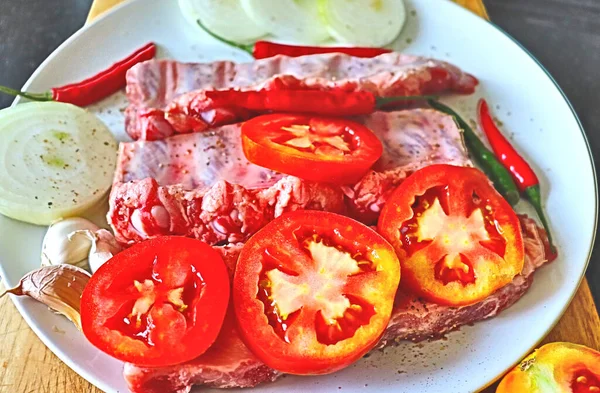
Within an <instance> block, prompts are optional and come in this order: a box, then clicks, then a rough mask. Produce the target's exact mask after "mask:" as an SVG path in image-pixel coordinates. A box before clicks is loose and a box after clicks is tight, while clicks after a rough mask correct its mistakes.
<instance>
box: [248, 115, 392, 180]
mask: <svg viewBox="0 0 600 393" xmlns="http://www.w3.org/2000/svg"><path fill="white" fill-rule="evenodd" d="M242 145H243V148H244V154H245V155H246V158H247V159H248V161H250V162H253V163H255V164H256V165H260V166H263V167H265V168H269V169H272V170H275V171H278V172H281V173H286V174H288V175H292V176H296V177H299V178H302V179H305V180H311V181H317V182H328V183H336V184H349V183H354V182H356V181H358V180H359V179H360V178H361V177H362V176H364V175H365V173H366V172H367V171H368V170H369V168H371V166H372V165H373V164H374V163H375V162H376V161H377V160H378V159H379V157H381V154H382V153H383V147H382V145H381V142H380V141H379V139H378V138H377V136H376V135H375V134H373V132H372V131H371V130H369V129H368V128H367V127H365V126H363V125H361V124H358V123H355V122H353V121H349V120H345V119H336V118H325V117H310V116H302V115H289V114H273V115H264V116H259V117H255V118H254V119H251V120H248V121H247V122H245V123H244V124H243V125H242Z"/></svg>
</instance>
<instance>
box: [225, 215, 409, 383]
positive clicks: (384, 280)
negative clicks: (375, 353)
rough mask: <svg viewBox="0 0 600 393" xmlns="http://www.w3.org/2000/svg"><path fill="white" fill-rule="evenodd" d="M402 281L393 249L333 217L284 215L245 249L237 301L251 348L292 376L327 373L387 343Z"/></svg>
mask: <svg viewBox="0 0 600 393" xmlns="http://www.w3.org/2000/svg"><path fill="white" fill-rule="evenodd" d="M399 281H400V266H399V264H398V259H397V258H396V255H395V253H394V250H393V249H392V247H391V246H390V245H389V244H388V243H387V242H386V241H385V239H383V238H382V237H381V236H379V235H378V234H377V233H376V232H375V231H373V230H371V229H370V228H368V227H366V226H364V225H363V224H361V223H359V222H356V221H354V220H352V219H350V218H347V217H343V216H339V215H337V214H333V213H325V212H317V211H297V212H293V213H289V214H287V215H284V216H281V217H279V218H277V219H276V220H274V221H272V222H271V223H270V224H269V225H267V226H266V227H265V228H263V229H262V230H261V231H259V232H258V233H257V234H255V235H254V236H253V237H252V238H251V239H250V240H249V241H248V243H247V244H246V245H245V246H244V248H243V250H242V252H241V254H240V257H239V259H238V264H237V267H236V271H235V276H234V280H233V300H234V307H235V312H236V316H237V319H238V324H239V327H240V332H241V335H242V338H243V340H244V341H245V342H246V345H248V347H249V348H250V349H251V350H252V352H254V354H255V355H256V356H257V357H258V358H259V359H261V360H262V361H263V362H264V363H265V364H267V365H268V366H270V367H272V368H274V369H276V370H279V371H282V372H285V373H290V374H305V375H306V374H326V373H331V372H334V371H337V370H340V369H342V368H344V367H346V366H348V365H350V364H351V363H353V362H354V361H356V360H358V359H360V358H361V357H362V356H363V355H364V354H365V353H367V352H368V351H369V350H370V349H371V348H373V346H374V345H375V344H377V342H378V341H379V339H380V338H381V336H382V334H383V333H384V331H385V328H386V327H387V324H388V322H389V319H390V316H391V313H392V306H393V302H394V296H395V294H396V289H397V287H398V283H399Z"/></svg>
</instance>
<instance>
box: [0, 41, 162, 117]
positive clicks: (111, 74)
mask: <svg viewBox="0 0 600 393" xmlns="http://www.w3.org/2000/svg"><path fill="white" fill-rule="evenodd" d="M155 55H156V45H155V44H153V43H149V44H146V45H145V46H143V47H142V48H140V49H138V50H137V51H135V52H134V53H133V54H131V55H130V56H128V57H127V58H125V59H123V60H121V61H119V62H117V63H115V64H113V65H112V66H110V67H109V68H108V69H106V70H104V71H102V72H100V73H98V74H96V75H94V76H92V77H91V78H88V79H86V80H84V81H81V82H77V83H72V84H69V85H66V86H62V87H54V88H52V89H51V91H49V92H45V93H28V92H23V91H18V90H14V89H11V88H8V87H4V86H0V92H3V93H6V94H10V95H14V96H21V97H25V98H27V99H30V100H32V101H58V102H66V103H69V104H73V105H78V106H87V105H90V104H93V103H94V102H97V101H100V100H101V99H103V98H106V97H108V96H109V95H111V94H113V93H114V92H116V91H118V90H120V89H121V88H123V87H125V85H126V80H125V75H126V74H127V70H129V69H130V68H131V67H133V66H134V65H136V64H137V63H140V62H142V61H146V60H150V59H153V58H154V56H155Z"/></svg>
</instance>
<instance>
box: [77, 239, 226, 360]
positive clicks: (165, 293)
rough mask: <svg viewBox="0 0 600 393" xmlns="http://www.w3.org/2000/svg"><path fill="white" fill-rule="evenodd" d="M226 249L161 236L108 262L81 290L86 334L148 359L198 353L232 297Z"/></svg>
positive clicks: (116, 352)
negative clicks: (223, 251) (217, 249)
mask: <svg viewBox="0 0 600 393" xmlns="http://www.w3.org/2000/svg"><path fill="white" fill-rule="evenodd" d="M229 293H230V289H229V276H228V274H227V268H226V267H225V263H224V262H223V259H222V258H221V256H220V255H219V253H218V252H217V251H215V250H213V248H212V247H210V246H209V245H208V244H206V243H203V242H201V241H199V240H195V239H188V238H183V237H175V236H163V237H157V238H154V239H151V240H147V241H145V242H142V243H139V244H136V245H134V246H133V247H131V248H128V249H126V250H125V251H122V252H121V253H119V254H117V255H116V256H114V257H113V258H112V259H111V260H109V261H108V262H106V263H105V264H104V265H102V267H101V268H100V269H98V271H97V272H96V273H94V275H93V276H92V278H91V279H90V281H89V282H88V284H87V285H86V287H85V290H84V291H83V295H82V297H81V324H82V328H83V333H84V334H85V336H86V337H87V339H88V340H89V341H90V342H91V343H92V344H94V345H95V346H96V347H97V348H99V349H100V350H102V351H104V352H106V353H107V354H109V355H111V356H113V357H115V358H117V359H119V360H122V361H125V362H129V363H134V364H137V365H142V366H167V365H173V364H177V363H181V362H185V361H188V360H191V359H193V358H195V357H197V356H199V355H201V354H202V353H204V352H205V351H206V350H207V349H208V348H209V347H210V346H211V345H212V343H213V342H214V341H215V339H216V338H217V335H218V333H219V330H220V329H221V325H222V324H223V319H224V318H225V312H226V309H227V304H228V302H229Z"/></svg>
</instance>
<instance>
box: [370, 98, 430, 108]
mask: <svg viewBox="0 0 600 393" xmlns="http://www.w3.org/2000/svg"><path fill="white" fill-rule="evenodd" d="M437 99H439V97H438V96H397V97H375V107H376V108H383V107H385V106H387V105H390V104H393V103H396V102H399V101H419V100H437Z"/></svg>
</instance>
